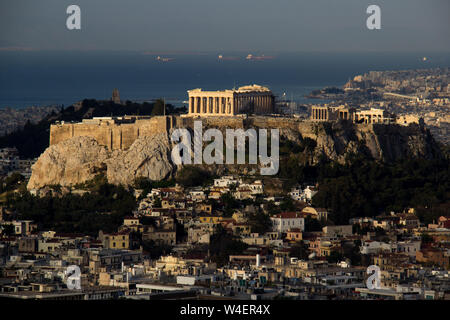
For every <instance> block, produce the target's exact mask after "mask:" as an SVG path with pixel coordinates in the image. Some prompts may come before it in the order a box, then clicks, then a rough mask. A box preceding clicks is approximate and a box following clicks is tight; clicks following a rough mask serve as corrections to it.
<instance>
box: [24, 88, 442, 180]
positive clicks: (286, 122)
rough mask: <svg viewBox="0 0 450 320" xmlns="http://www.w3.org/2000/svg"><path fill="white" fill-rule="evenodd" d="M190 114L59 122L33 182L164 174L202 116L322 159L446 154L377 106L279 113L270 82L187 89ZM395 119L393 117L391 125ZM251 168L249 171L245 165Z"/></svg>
mask: <svg viewBox="0 0 450 320" xmlns="http://www.w3.org/2000/svg"><path fill="white" fill-rule="evenodd" d="M189 97H190V98H189V109H188V110H189V113H188V114H183V115H167V116H136V115H134V116H123V117H96V118H92V119H83V120H82V121H81V122H62V121H61V122H55V123H54V124H52V125H51V126H50V146H49V147H48V148H47V150H45V152H44V153H42V154H41V156H40V157H39V159H38V161H37V162H36V164H35V165H34V166H33V174H32V176H31V178H30V181H29V183H28V189H39V188H42V187H44V186H49V185H62V186H73V185H76V184H79V183H83V182H85V181H88V180H90V179H92V178H94V177H95V176H96V175H97V174H99V173H104V174H106V176H107V179H108V181H109V182H110V183H113V184H123V185H131V184H132V183H133V181H134V180H135V179H136V178H138V177H147V178H149V179H151V180H162V179H166V178H169V177H173V176H174V175H175V174H176V172H177V170H178V169H179V168H178V167H177V166H176V165H175V164H173V163H172V161H171V156H170V154H171V151H172V148H173V143H172V142H171V141H170V137H171V132H172V131H173V129H175V128H187V129H190V130H191V131H193V129H194V122H195V121H197V120H201V122H202V127H203V129H204V130H206V129H209V128H216V129H219V130H221V131H222V133H225V130H226V129H244V130H247V129H250V128H253V129H256V130H257V129H268V130H269V129H279V130H280V137H281V141H280V145H282V144H283V143H284V142H285V141H291V142H292V143H294V145H302V144H304V142H305V141H306V140H305V139H307V138H309V139H311V140H314V143H313V144H314V145H315V147H313V148H314V149H313V150H306V149H304V151H302V152H303V153H304V154H303V156H302V157H303V158H304V160H302V161H306V162H308V163H310V164H316V163H318V161H319V160H320V159H322V158H323V157H325V158H327V159H330V160H332V161H337V162H340V163H344V162H345V161H346V159H347V157H348V155H350V154H357V153H363V154H364V155H366V156H368V157H370V158H373V159H376V160H379V161H387V162H391V161H396V160H400V159H405V158H426V159H431V158H435V157H440V154H441V152H440V149H439V147H438V146H437V144H436V142H435V141H434V139H433V137H432V135H431V134H430V132H429V131H428V130H427V129H426V128H424V127H423V125H418V124H411V125H409V126H405V125H398V124H395V118H394V117H393V115H391V114H388V113H385V112H380V111H379V110H378V109H373V110H369V111H364V112H359V111H357V110H353V109H347V108H345V107H335V108H331V107H326V108H321V107H317V108H313V109H312V111H313V112H312V116H311V119H310V120H303V119H300V118H297V117H288V116H284V117H283V116H280V115H276V114H273V99H272V98H273V96H272V94H271V92H270V90H268V89H267V88H264V87H260V86H256V85H253V86H246V87H241V88H239V89H238V90H234V89H233V90H224V91H212V92H210V91H203V90H201V89H195V90H191V91H189ZM393 123H394V124H393ZM203 166H204V167H207V168H205V169H206V170H213V171H214V173H216V174H221V173H225V172H228V173H242V172H243V171H245V172H250V171H252V169H251V166H250V165H248V166H249V168H246V169H245V168H242V167H241V166H238V165H211V166H206V165H203ZM244 169H245V170H244Z"/></svg>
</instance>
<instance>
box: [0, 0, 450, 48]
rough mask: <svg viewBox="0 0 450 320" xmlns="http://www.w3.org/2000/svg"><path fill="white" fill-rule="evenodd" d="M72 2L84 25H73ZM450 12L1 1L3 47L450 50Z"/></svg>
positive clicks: (393, 7) (289, 3)
mask: <svg viewBox="0 0 450 320" xmlns="http://www.w3.org/2000/svg"><path fill="white" fill-rule="evenodd" d="M71 4H76V5H78V6H79V7H80V8H81V30H68V29H67V28H66V19H67V17H68V14H66V9H67V7H68V6H69V5H71ZM371 4H376V5H378V6H380V8H381V30H368V29H367V27H366V19H367V17H368V16H369V15H368V14H367V13H366V9H367V7H368V6H369V5H371ZM449 13H450V1H449V0H222V1H218V0H69V1H68V0H38V1H37V0H0V51H15V50H36V51H38V50H88V51H90V50H106V51H122V50H130V51H151V52H161V53H164V52H179V53H180V52H211V51H214V52H238V51H239V52H241V51H244V52H255V53H269V52H296V51H305V52H310V51H312V52H314V51H320V52H347V51H349V52H404V51H408V52H423V51H428V52H450V20H449Z"/></svg>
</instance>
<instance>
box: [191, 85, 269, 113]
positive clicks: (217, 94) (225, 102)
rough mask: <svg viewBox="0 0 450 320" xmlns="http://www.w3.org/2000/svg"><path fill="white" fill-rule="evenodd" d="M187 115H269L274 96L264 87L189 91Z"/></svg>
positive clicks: (253, 86)
mask: <svg viewBox="0 0 450 320" xmlns="http://www.w3.org/2000/svg"><path fill="white" fill-rule="evenodd" d="M188 94H189V115H193V116H234V115H237V114H242V113H247V114H270V113H273V109H274V96H273V94H272V91H270V89H268V88H266V87H262V86H258V85H255V84H254V85H250V86H244V87H240V88H239V89H237V90H236V89H233V90H222V91H203V90H202V89H194V90H189V91H188Z"/></svg>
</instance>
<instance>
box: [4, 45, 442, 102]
mask: <svg viewBox="0 0 450 320" xmlns="http://www.w3.org/2000/svg"><path fill="white" fill-rule="evenodd" d="M219 54H220V55H222V59H220V58H219ZM247 54H248V53H244V52H230V53H224V52H220V53H219V52H201V53H190V52H187V53H172V54H171V53H164V52H160V53H158V52H135V51H126V52H124V51H120V52H116V51H108V52H104V51H19V52H0V108H5V107H10V108H24V107H29V106H47V105H64V106H69V105H71V104H73V103H75V102H77V101H80V100H83V99H85V98H89V99H91V98H92V99H99V100H101V99H109V98H110V97H111V94H112V91H113V89H114V88H118V89H119V91H120V97H121V99H122V100H131V101H138V102H142V101H151V100H154V99H158V98H164V99H165V100H166V102H167V103H171V104H174V105H176V106H182V105H185V104H186V103H185V101H186V100H188V94H187V90H190V89H195V88H203V89H204V90H223V89H232V88H238V87H240V86H244V85H249V84H258V85H263V86H267V87H269V88H270V89H271V90H272V91H273V92H274V94H275V95H276V97H277V98H278V99H282V100H292V101H295V102H297V103H301V104H306V103H312V102H319V101H317V100H311V99H307V98H305V95H307V94H308V93H310V92H311V91H312V90H315V89H320V88H323V87H327V86H338V87H341V86H342V85H344V84H345V83H346V82H347V81H348V80H349V79H352V78H353V77H354V76H356V75H358V74H363V73H366V72H369V71H371V70H377V71H382V70H404V69H422V68H436V67H449V66H450V55H449V54H448V53H426V52H421V53H375V52H370V53H344V52H342V53H328V52H289V53H268V54H266V53H264V54H259V55H258V54H255V55H254V57H256V58H254V59H246V57H247ZM158 56H159V57H160V59H159V60H158V59H157V57H158ZM424 57H426V59H424Z"/></svg>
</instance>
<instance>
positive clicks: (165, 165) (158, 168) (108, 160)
mask: <svg viewBox="0 0 450 320" xmlns="http://www.w3.org/2000/svg"><path fill="white" fill-rule="evenodd" d="M170 151H171V148H170V145H169V139H168V136H167V134H165V133H161V134H157V135H155V136H153V137H142V138H139V139H137V140H136V141H135V142H134V143H133V144H132V145H131V147H130V148H129V149H128V150H126V151H122V150H116V151H113V152H111V151H108V150H107V149H106V147H104V146H101V145H99V144H98V143H97V141H96V140H95V139H94V138H91V137H74V138H71V139H68V140H65V141H62V142H60V143H58V144H56V145H52V146H50V147H48V148H47V150H45V152H44V153H43V154H42V155H41V156H40V157H39V159H38V161H37V162H36V163H35V164H34V165H33V167H32V170H33V172H32V175H31V178H30V180H29V182H28V185H27V188H28V189H29V190H31V189H40V188H43V187H45V186H49V185H61V186H65V187H68V186H74V185H76V184H79V183H84V182H86V181H89V180H91V179H93V178H94V177H95V176H96V175H97V174H100V173H104V174H106V176H107V178H108V182H110V183H113V184H123V185H130V184H132V183H133V182H134V180H135V179H136V178H137V177H148V178H150V179H151V180H162V179H164V178H166V177H167V176H169V175H170V174H171V173H172V170H173V166H172V164H171V161H170Z"/></svg>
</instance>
